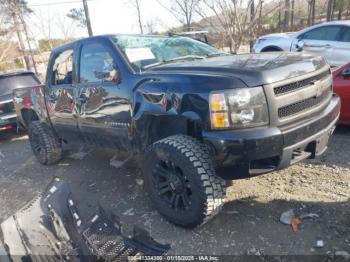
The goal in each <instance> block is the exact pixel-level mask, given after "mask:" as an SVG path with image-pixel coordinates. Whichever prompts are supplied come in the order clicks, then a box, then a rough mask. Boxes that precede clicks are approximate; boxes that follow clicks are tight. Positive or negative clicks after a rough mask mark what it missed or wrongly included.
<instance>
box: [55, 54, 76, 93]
mask: <svg viewBox="0 0 350 262" xmlns="http://www.w3.org/2000/svg"><path fill="white" fill-rule="evenodd" d="M72 83H73V50H71V49H68V50H65V51H63V52H62V53H60V54H59V55H58V56H57V57H56V59H55V63H54V65H53V68H52V78H51V84H52V85H54V86H56V85H71V84H72Z"/></svg>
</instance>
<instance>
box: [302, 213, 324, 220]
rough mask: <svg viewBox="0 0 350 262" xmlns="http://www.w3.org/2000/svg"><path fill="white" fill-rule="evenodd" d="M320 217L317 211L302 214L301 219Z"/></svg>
mask: <svg viewBox="0 0 350 262" xmlns="http://www.w3.org/2000/svg"><path fill="white" fill-rule="evenodd" d="M319 217H320V216H319V215H318V214H316V213H308V214H302V215H301V216H300V218H301V219H309V218H311V219H313V218H319Z"/></svg>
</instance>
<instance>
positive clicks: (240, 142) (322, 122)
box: [203, 96, 340, 179]
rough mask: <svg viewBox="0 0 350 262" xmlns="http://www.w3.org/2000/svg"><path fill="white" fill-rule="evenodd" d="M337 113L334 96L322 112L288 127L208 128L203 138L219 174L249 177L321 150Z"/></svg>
mask: <svg viewBox="0 0 350 262" xmlns="http://www.w3.org/2000/svg"><path fill="white" fill-rule="evenodd" d="M339 112H340V100H339V97H337V96H333V98H332V100H331V101H330V103H329V104H328V106H327V107H326V108H325V109H324V110H323V111H322V112H318V113H317V115H314V116H311V117H309V118H308V119H304V120H302V121H299V122H297V123H293V124H290V125H288V126H284V127H264V128H254V129H249V130H248V129H246V130H234V131H232V130H230V131H207V132H203V139H204V141H205V142H206V143H207V144H208V145H209V147H210V148H211V149H212V152H213V154H214V155H215V160H216V165H217V172H218V174H219V175H221V176H222V177H224V178H227V179H237V178H245V177H252V176H255V175H259V174H264V173H268V172H272V171H275V170H279V169H283V168H285V167H288V166H289V165H291V164H294V163H297V162H299V161H301V160H303V159H306V158H308V159H311V158H315V157H316V156H318V155H321V154H322V153H324V152H325V151H326V149H327V145H328V139H329V137H330V135H331V134H332V133H333V131H334V129H335V125H336V123H337V121H338V119H339Z"/></svg>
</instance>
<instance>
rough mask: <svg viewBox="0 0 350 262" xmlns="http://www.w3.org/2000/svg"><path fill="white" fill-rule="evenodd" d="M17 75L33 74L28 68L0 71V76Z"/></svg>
mask: <svg viewBox="0 0 350 262" xmlns="http://www.w3.org/2000/svg"><path fill="white" fill-rule="evenodd" d="M18 75H34V73H33V72H32V71H29V70H17V71H11V72H0V78H1V77H9V76H18Z"/></svg>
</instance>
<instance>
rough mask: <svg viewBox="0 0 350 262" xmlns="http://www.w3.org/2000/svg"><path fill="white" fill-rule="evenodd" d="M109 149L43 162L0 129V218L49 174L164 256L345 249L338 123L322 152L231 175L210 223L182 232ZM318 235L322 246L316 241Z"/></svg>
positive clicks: (349, 194)
mask: <svg viewBox="0 0 350 262" xmlns="http://www.w3.org/2000/svg"><path fill="white" fill-rule="evenodd" d="M111 157H112V154H111V153H109V152H104V151H94V152H92V153H91V154H90V155H88V156H87V157H86V158H85V159H83V160H74V159H70V158H66V159H65V160H63V161H62V162H61V163H60V164H58V165H56V166H51V167H45V166H41V165H40V164H38V163H37V162H36V160H35V158H34V157H33V155H32V153H31V150H30V146H29V143H28V138H27V136H25V135H19V136H18V135H5V134H0V207H1V208H0V221H2V220H4V219H6V218H7V217H8V216H10V215H11V214H13V213H14V212H15V211H16V210H18V209H19V208H20V207H21V206H23V205H24V204H25V203H26V202H27V201H29V200H31V199H32V198H33V197H34V196H35V195H36V194H37V193H38V192H40V191H41V190H43V189H44V188H45V187H46V185H47V184H48V183H49V182H50V181H51V179H52V177H54V176H59V177H61V178H63V179H64V180H66V181H68V183H69V185H70V187H71V189H72V191H73V193H74V197H75V199H76V200H77V203H78V207H79V209H80V211H81V213H82V214H83V215H89V214H92V213H93V211H94V210H95V208H96V205H97V204H99V203H100V204H101V205H102V206H103V207H104V208H105V209H106V210H107V211H108V212H110V213H114V214H116V215H118V216H119V217H120V218H121V222H122V224H123V225H124V228H125V231H126V232H130V231H131V228H132V227H133V225H139V226H141V227H143V228H145V229H147V230H148V231H149V232H150V233H151V235H152V236H153V237H154V238H155V239H156V240H158V241H160V242H163V243H170V244H171V250H170V252H169V253H170V254H191V255H194V254H206V255H210V254H213V255H214V254H215V255H246V254H253V255H254V254H255V255H256V254H262V255H312V254H328V256H329V257H332V254H334V253H335V252H336V251H347V252H349V253H350V128H349V127H338V128H337V130H336V133H335V135H334V136H333V138H332V140H331V142H330V148H329V149H328V151H327V153H326V154H325V155H324V156H323V157H322V158H321V159H318V160H312V161H311V160H310V161H305V162H303V163H300V164H297V165H295V166H292V167H290V168H288V169H286V170H283V171H280V172H275V173H272V174H268V175H263V176H260V177H255V178H251V179H246V180H239V181H235V182H234V183H233V185H232V186H230V187H229V188H228V192H227V193H228V199H229V201H228V203H227V204H226V205H225V206H224V208H223V211H222V212H221V213H220V214H219V215H218V216H217V217H216V218H215V219H213V220H212V221H210V222H209V223H207V224H206V225H204V226H202V227H201V228H197V229H195V230H185V229H181V228H179V227H176V226H174V225H172V224H170V223H168V222H167V221H165V220H164V219H163V218H162V217H161V216H160V215H159V214H158V213H157V211H156V210H155V209H154V207H152V204H151V203H150V201H149V200H148V198H147V197H145V196H146V193H145V192H144V189H143V180H142V176H141V172H140V170H139V169H138V167H136V166H133V165H130V166H129V167H124V168H121V169H116V168H113V167H111V166H109V160H110V158H111ZM290 209H293V210H294V212H295V214H296V215H298V216H300V215H303V214H308V213H315V214H317V216H318V217H316V218H310V219H303V220H302V224H301V226H300V228H299V231H298V232H296V233H294V232H293V231H292V229H291V227H290V226H289V225H283V224H282V223H280V221H279V219H280V216H281V213H283V212H285V211H288V210H290ZM318 240H322V241H323V243H324V247H316V243H317V241H318Z"/></svg>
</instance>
